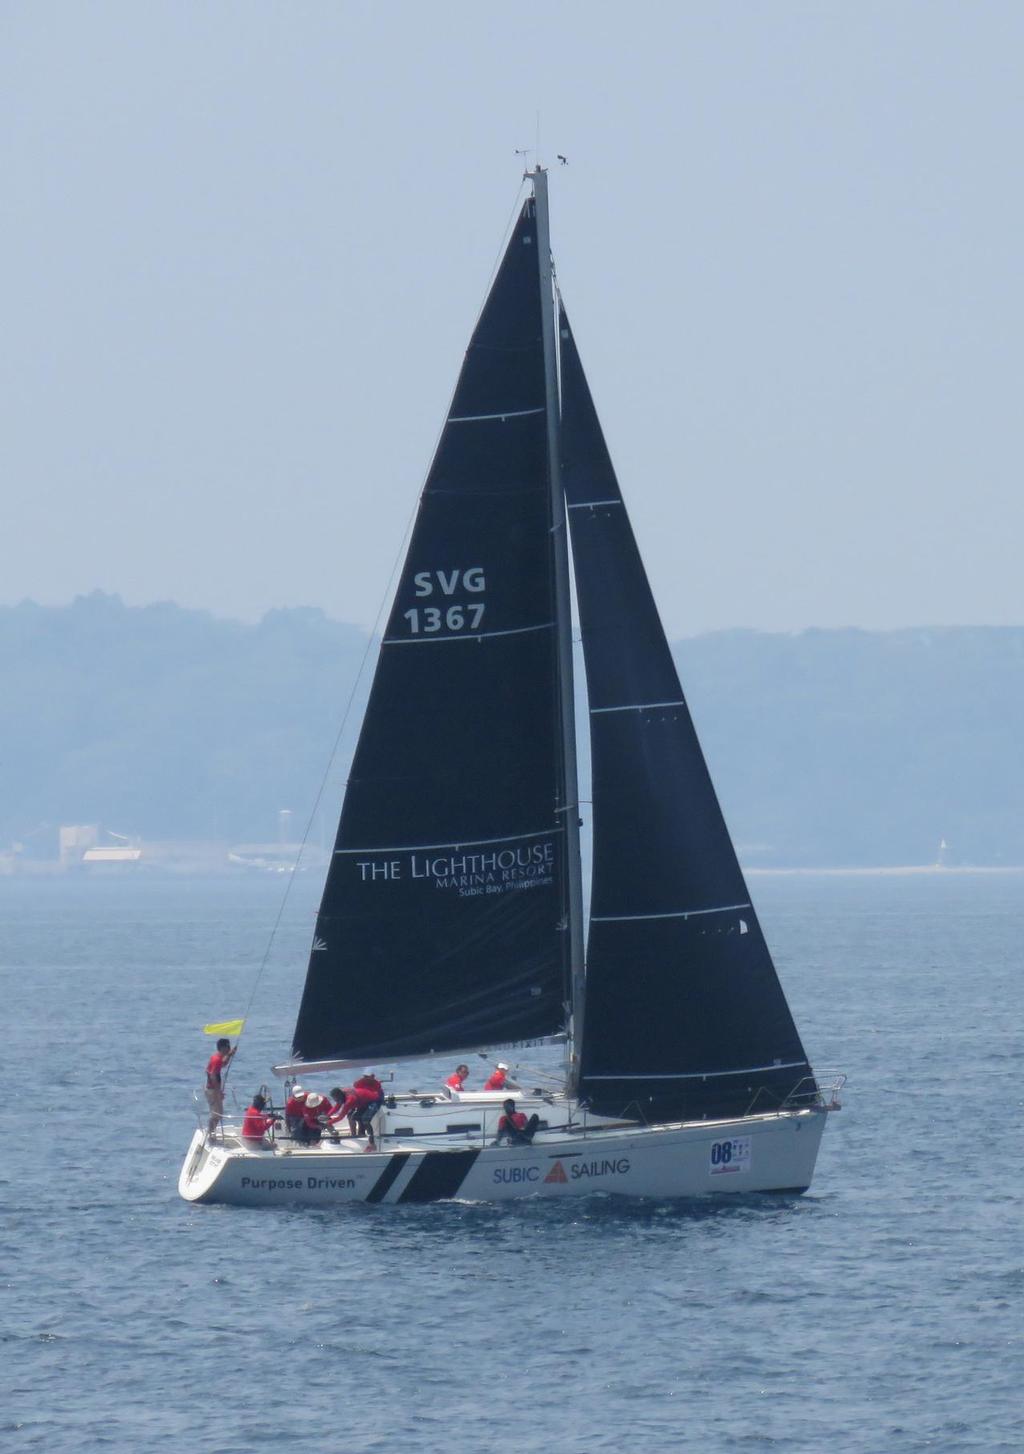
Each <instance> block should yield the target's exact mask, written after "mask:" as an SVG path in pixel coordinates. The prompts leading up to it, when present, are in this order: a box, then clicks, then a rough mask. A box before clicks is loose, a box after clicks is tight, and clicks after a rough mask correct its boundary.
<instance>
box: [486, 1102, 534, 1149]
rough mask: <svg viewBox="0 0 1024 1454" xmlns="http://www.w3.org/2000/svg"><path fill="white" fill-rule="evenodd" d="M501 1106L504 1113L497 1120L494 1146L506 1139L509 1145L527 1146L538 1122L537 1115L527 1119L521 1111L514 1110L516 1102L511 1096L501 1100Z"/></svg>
mask: <svg viewBox="0 0 1024 1454" xmlns="http://www.w3.org/2000/svg"><path fill="white" fill-rule="evenodd" d="M501 1108H502V1110H503V1111H504V1112H505V1114H504V1115H503V1116H502V1117H501V1119H500V1120H499V1122H498V1135H497V1137H496V1138H495V1142H494V1144H495V1146H500V1145H501V1143H502V1142H503V1141H507V1142H508V1144H509V1145H510V1146H529V1144H530V1142H531V1141H532V1140H533V1133H534V1132H535V1131H536V1129H537V1126H538V1124H539V1122H540V1117H539V1116H537V1115H533V1116H530V1118H529V1119H527V1117H526V1114H525V1113H524V1112H523V1111H517V1110H516V1103H515V1101H514V1100H512V1099H511V1098H510V1099H509V1100H507V1101H502V1103H501Z"/></svg>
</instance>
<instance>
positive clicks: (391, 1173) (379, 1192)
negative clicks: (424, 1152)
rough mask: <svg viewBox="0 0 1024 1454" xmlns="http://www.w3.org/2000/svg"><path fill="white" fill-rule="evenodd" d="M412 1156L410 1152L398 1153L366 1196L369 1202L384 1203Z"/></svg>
mask: <svg viewBox="0 0 1024 1454" xmlns="http://www.w3.org/2000/svg"><path fill="white" fill-rule="evenodd" d="M410 1155H411V1153H410V1152H408V1151H396V1152H395V1153H394V1155H393V1156H392V1158H391V1160H390V1161H389V1162H388V1164H387V1166H385V1168H384V1170H383V1171H382V1172H381V1174H380V1176H378V1178H377V1180H376V1181H375V1182H374V1183H373V1186H371V1188H370V1190H369V1191H368V1192H367V1194H366V1200H367V1201H368V1202H382V1201H383V1200H384V1198H385V1197H386V1196H387V1194H388V1192H389V1191H390V1190H391V1188H392V1187H393V1186H394V1184H395V1182H396V1181H397V1179H398V1174H399V1172H400V1171H401V1170H402V1167H403V1166H404V1165H405V1163H406V1162H407V1161H408V1160H409V1156H410Z"/></svg>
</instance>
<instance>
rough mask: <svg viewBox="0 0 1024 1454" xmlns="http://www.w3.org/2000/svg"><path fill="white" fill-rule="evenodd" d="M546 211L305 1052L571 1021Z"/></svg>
mask: <svg viewBox="0 0 1024 1454" xmlns="http://www.w3.org/2000/svg"><path fill="white" fill-rule="evenodd" d="M541 306H542V300H541V286H540V270H539V266H538V247H537V228H536V217H535V206H534V202H533V199H531V200H529V201H528V202H527V203H526V205H525V206H524V208H523V210H522V212H521V214H520V216H519V219H518V222H517V223H516V225H515V227H514V229H513V233H512V237H511V240H510V242H509V244H508V248H507V250H506V253H505V256H504V259H503V261H502V263H501V266H500V268H499V270H498V273H497V276H496V278H495V281H494V284H493V286H492V288H491V291H490V294H489V296H488V298H487V301H486V303H485V305H484V309H483V312H482V313H481V316H480V319H479V321H478V323H477V326H476V329H475V331H474V334H473V337H472V339H471V341H470V345H469V348H468V350H467V353H466V357H465V361H464V364H463V367H462V371H461V374H460V376H459V381H458V385H457V387H456V390H455V396H454V399H453V402H452V407H451V411H450V414H449V417H448V420H447V423H446V425H445V428H444V432H443V434H442V437H441V440H440V443H439V445H438V448H437V452H436V455H435V457H434V460H433V464H432V466H431V469H430V473H429V475H428V479H427V483H426V486H425V488H424V491H423V495H422V497H421V500H420V507H419V513H418V516H417V520H416V523H415V526H414V529H413V534H412V538H411V542H410V545H409V551H408V554H407V557H406V560H405V564H404V567H403V570H402V575H401V579H400V582H399V585H398V589H397V593H396V596H395V600H394V605H393V607H392V610H391V615H390V619H389V621H388V625H387V629H386V632H385V635H384V638H383V642H382V646H381V651H380V657H379V661H378V664H377V669H376V674H375V677H374V681H373V685H372V688H371V692H370V699H369V704H368V707H367V711H366V715H365V718H364V721H363V726H362V732H361V734H360V738H359V743H358V746H357V748H356V753H355V758H354V760H353V764H352V770H351V774H350V777H349V782H348V787H347V791H346V794H345V802H344V806H343V809H342V815H341V823H340V826H339V829H338V837H337V841H336V844H335V849H334V855H333V859H332V864H331V868H330V871H329V873H328V878H327V884H326V887H325V890H324V895H323V900H322V902H321V906H320V913H319V917H318V919H317V925H316V937H315V939H314V944H313V949H312V952H311V954H310V961H309V969H308V973H307V977H306V986H305V991H304V994H303V998H302V1004H301V1007H300V1009H299V1016H298V1022H297V1024H296V1027H295V1035H294V1040H293V1055H294V1057H295V1058H296V1059H297V1060H300V1061H306V1062H308V1061H324V1060H338V1061H360V1060H367V1059H397V1058H399V1057H405V1056H415V1055H426V1054H430V1053H432V1052H436V1051H452V1050H462V1049H469V1048H472V1047H475V1046H484V1045H500V1044H508V1043H510V1042H513V1041H517V1040H524V1039H532V1038H537V1037H542V1036H546V1035H550V1034H552V1033H554V1032H557V1031H559V1030H561V1029H562V1028H563V1027H564V1025H565V1013H566V1009H565V1007H566V994H567V992H566V973H567V970H566V955H567V944H568V936H567V934H566V932H565V862H564V860H565V849H564V835H565V830H564V823H563V818H562V817H560V815H559V811H558V810H559V807H560V806H561V804H562V803H563V802H564V799H565V792H564V781H563V779H564V770H563V766H562V755H561V749H560V745H559V741H558V732H557V722H558V686H557V663H556V637H555V629H554V617H555V609H554V599H553V596H554V586H553V564H552V547H551V529H552V521H551V492H550V476H549V466H548V455H547V408H546V403H545V371H544V356H543V347H542V319H541Z"/></svg>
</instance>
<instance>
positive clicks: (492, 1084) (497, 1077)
mask: <svg viewBox="0 0 1024 1454" xmlns="http://www.w3.org/2000/svg"><path fill="white" fill-rule="evenodd" d="M504 1089H505V1072H504V1071H503V1070H496V1071H494V1072H493V1074H491V1075H490V1076H488V1078H487V1080H486V1081H485V1082H484V1090H504Z"/></svg>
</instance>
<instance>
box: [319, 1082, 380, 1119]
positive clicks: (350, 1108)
mask: <svg viewBox="0 0 1024 1454" xmlns="http://www.w3.org/2000/svg"><path fill="white" fill-rule="evenodd" d="M379 1100H380V1096H379V1095H377V1094H376V1092H375V1091H372V1090H368V1089H367V1087H366V1086H364V1085H354V1086H353V1087H352V1088H351V1090H347V1091H346V1092H345V1099H344V1100H343V1101H342V1102H341V1103H340V1104H339V1105H337V1106H335V1107H334V1110H333V1111H332V1112H331V1120H332V1121H343V1120H344V1119H345V1117H346V1116H351V1115H353V1114H354V1113H355V1112H356V1111H358V1110H360V1109H361V1108H362V1107H363V1106H368V1105H370V1104H371V1103H372V1102H376V1101H379Z"/></svg>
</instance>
